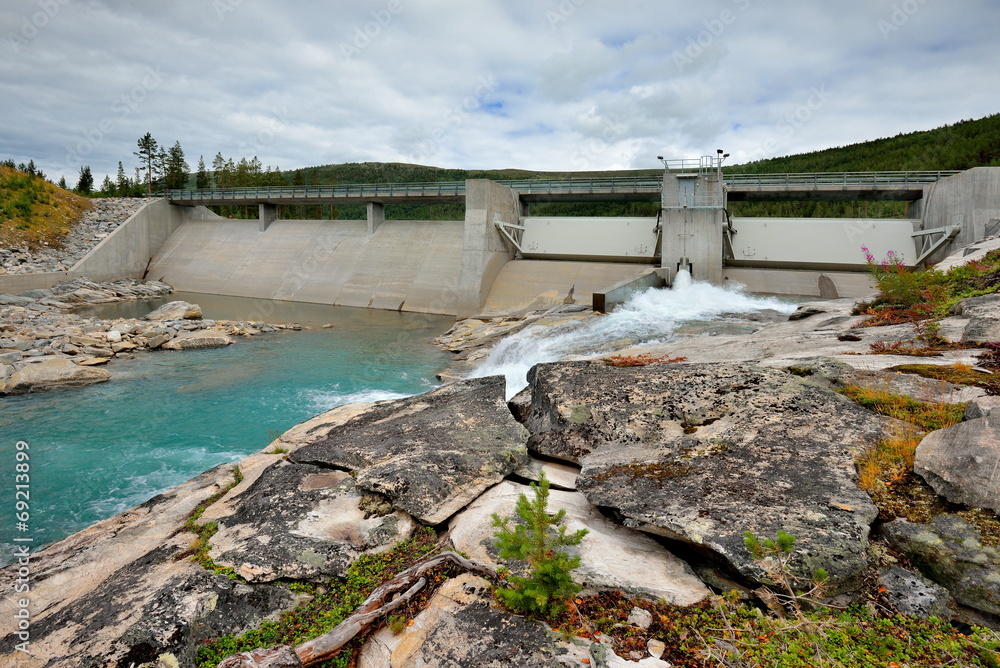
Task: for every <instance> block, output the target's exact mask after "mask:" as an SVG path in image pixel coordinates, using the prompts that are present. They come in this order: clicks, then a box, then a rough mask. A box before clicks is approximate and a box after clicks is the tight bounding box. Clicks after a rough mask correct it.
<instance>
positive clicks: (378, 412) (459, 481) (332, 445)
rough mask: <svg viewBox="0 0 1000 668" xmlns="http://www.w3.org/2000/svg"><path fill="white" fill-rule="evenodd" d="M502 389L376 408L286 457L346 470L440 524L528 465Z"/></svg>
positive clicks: (487, 385) (493, 380)
mask: <svg viewBox="0 0 1000 668" xmlns="http://www.w3.org/2000/svg"><path fill="white" fill-rule="evenodd" d="M504 388H505V384H504V379H503V377H502V376H491V377H489V378H476V379H473V380H467V381H463V382H460V383H453V384H451V385H446V386H444V387H440V388H438V389H436V390H433V391H431V392H428V393H427V394H422V395H419V396H416V397H410V398H407V399H400V400H397V401H389V402H383V403H379V404H376V405H374V406H373V407H372V408H371V409H369V410H368V411H366V412H364V413H362V414H361V415H359V416H357V417H355V418H353V419H351V420H349V421H348V422H347V423H345V424H344V425H342V426H341V427H339V428H337V429H334V430H332V431H331V432H330V433H329V434H328V435H327V436H326V438H324V439H321V440H318V441H316V442H315V443H312V444H309V445H305V446H303V447H301V448H299V449H298V450H296V451H294V452H292V453H291V454H290V458H291V460H292V461H296V462H300V463H306V464H315V465H317V466H326V467H333V468H338V469H344V470H351V471H353V472H354V476H355V479H356V480H357V484H358V488H359V489H363V490H369V491H372V492H377V493H379V494H382V495H384V496H386V497H387V498H388V499H389V500H390V502H391V503H392V504H393V506H395V507H396V508H399V509H400V510H403V511H405V512H407V513H409V514H410V515H412V516H414V517H416V518H418V519H419V520H420V521H421V522H423V523H425V524H438V523H440V522H443V521H444V520H446V519H448V518H449V517H451V516H452V515H454V514H455V513H456V512H458V511H459V510H461V509H462V508H463V507H465V506H466V505H467V504H468V503H469V502H470V501H472V500H473V499H475V498H476V497H477V496H479V495H480V494H481V493H482V492H483V491H485V490H486V489H488V488H489V487H491V486H493V485H495V484H496V483H498V482H500V481H501V480H503V478H504V477H505V476H506V475H507V474H509V473H511V472H512V471H514V470H515V469H516V468H517V467H518V466H520V465H521V464H523V463H524V462H526V461H527V459H528V454H527V449H526V448H525V445H524V444H525V441H526V440H527V438H528V434H527V432H526V431H525V429H524V427H522V426H521V425H520V424H518V423H517V421H516V420H514V417H513V416H512V415H511V413H510V411H509V410H508V409H507V404H506V403H505V401H504Z"/></svg>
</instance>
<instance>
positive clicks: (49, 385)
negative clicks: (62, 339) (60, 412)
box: [4, 357, 111, 394]
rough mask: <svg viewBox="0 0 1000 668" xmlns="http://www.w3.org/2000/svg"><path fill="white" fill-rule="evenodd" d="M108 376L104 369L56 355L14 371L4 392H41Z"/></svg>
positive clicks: (90, 382) (104, 378) (84, 383)
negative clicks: (78, 363) (76, 362)
mask: <svg viewBox="0 0 1000 668" xmlns="http://www.w3.org/2000/svg"><path fill="white" fill-rule="evenodd" d="M110 378H111V373H110V372H108V371H107V370H106V369H95V368H93V367H87V366H79V365H77V364H74V363H73V361H72V360H70V359H67V358H64V357H57V358H54V359H50V360H46V361H44V362H39V363H37V364H29V365H27V366H25V367H24V368H22V369H21V370H20V371H16V372H15V373H14V374H13V375H12V376H11V377H10V378H8V379H7V384H6V385H5V387H4V392H5V393H6V394H25V393H27V392H41V391H43V390H51V389H54V388H59V387H76V386H80V385H93V384H94V383H103V382H105V381H107V380H109V379H110Z"/></svg>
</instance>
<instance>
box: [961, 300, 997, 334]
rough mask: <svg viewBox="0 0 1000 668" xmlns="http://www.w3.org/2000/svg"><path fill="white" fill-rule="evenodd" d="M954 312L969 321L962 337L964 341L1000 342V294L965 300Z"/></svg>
mask: <svg viewBox="0 0 1000 668" xmlns="http://www.w3.org/2000/svg"><path fill="white" fill-rule="evenodd" d="M952 311H953V312H954V313H955V314H956V315H959V316H962V317H964V318H968V319H969V322H968V324H967V325H966V326H965V332H964V334H963V336H962V340H963V341H965V342H968V343H981V342H984V341H1000V294H992V295H982V296H980V297H970V298H969V299H963V300H962V301H960V302H958V304H956V305H955V306H954V307H953V309H952Z"/></svg>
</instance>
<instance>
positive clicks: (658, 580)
mask: <svg viewBox="0 0 1000 668" xmlns="http://www.w3.org/2000/svg"><path fill="white" fill-rule="evenodd" d="M521 494H526V495H527V496H528V498H529V499H532V498H534V494H533V492H532V491H531V490H530V489H529V488H528V487H526V486H524V485H519V484H517V483H514V482H510V481H504V482H502V483H500V484H499V485H497V486H496V487H494V488H493V489H491V490H489V491H488V492H486V493H485V494H483V495H482V496H481V497H479V498H478V499H476V500H475V502H473V503H472V505H470V506H469V507H468V508H466V509H465V510H464V511H462V512H461V513H460V514H458V515H457V516H455V517H454V518H453V519H452V521H451V522H450V523H449V536H450V537H451V541H452V543H453V544H454V545H455V549H457V550H459V551H461V552H462V553H463V554H467V555H468V556H469V557H471V558H472V559H475V560H477V561H482V562H484V563H489V564H499V563H502V562H501V560H500V559H499V556H498V555H499V552H498V550H497V548H496V545H495V539H494V537H493V535H494V533H495V532H496V528H495V527H494V526H493V523H492V515H493V513H496V514H497V515H499V516H500V517H514V515H515V511H514V506H515V505H516V504H517V499H518V497H519V496H520V495H521ZM549 508H550V509H551V511H552V512H556V511H559V510H565V511H566V519H565V523H564V526H566V529H567V531H568V532H569V533H573V532H575V531H577V530H579V529H583V528H586V529H588V530H589V532H590V533H588V534H587V535H586V536H585V537H584V539H583V542H582V543H581V544H580V545H579V546H576V547H567V548H565V550H566V551H567V552H569V553H571V554H577V555H579V556H580V567H579V568H578V569H576V570H574V571H573V579H574V580H575V581H576V582H577V583H580V584H583V585H585V587H586V589H587V590H588V591H594V590H602V589H621V590H623V591H626V592H628V593H629V594H631V595H633V596H644V597H646V598H650V599H653V600H657V599H663V600H665V601H666V602H667V603H671V604H674V605H691V604H693V603H697V602H698V601H700V600H702V599H703V598H705V597H706V596H708V595H709V593H710V592H709V591H708V588H707V587H705V585H704V584H702V582H701V580H699V579H698V578H697V576H695V574H694V572H693V571H692V570H691V568H690V567H688V565H687V564H686V563H684V562H683V561H681V560H680V559H678V558H677V557H675V556H674V555H672V554H671V553H670V552H668V551H667V550H666V549H664V548H663V546H662V545H660V544H659V543H657V542H656V541H655V540H653V539H652V538H650V537H648V536H644V535H642V534H641V533H639V532H637V531H635V530H633V529H626V528H624V527H622V526H620V525H618V524H615V523H614V522H611V521H610V520H608V519H606V518H605V517H604V516H602V515H601V513H600V512H599V511H598V510H597V509H596V508H594V507H593V506H591V505H590V503H588V502H587V499H586V498H585V497H584V496H583V494H580V493H579V492H563V491H560V490H555V489H550V490H549ZM508 566H509V564H508Z"/></svg>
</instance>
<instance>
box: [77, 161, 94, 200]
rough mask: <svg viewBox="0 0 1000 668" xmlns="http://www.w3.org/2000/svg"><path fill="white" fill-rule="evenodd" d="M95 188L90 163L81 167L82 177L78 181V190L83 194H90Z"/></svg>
mask: <svg viewBox="0 0 1000 668" xmlns="http://www.w3.org/2000/svg"><path fill="white" fill-rule="evenodd" d="M93 190H94V175H93V174H91V173H90V165H84V166H83V167H81V168H80V178H79V180H78V181H77V182H76V191H77V192H78V193H80V194H81V195H89V194H90V193H91V192H92V191H93Z"/></svg>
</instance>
